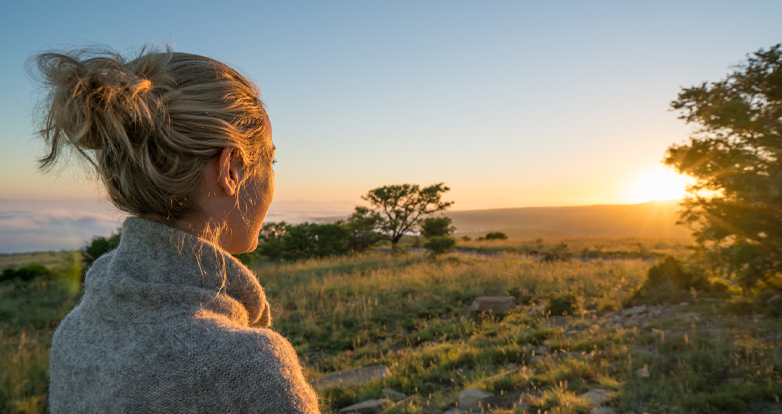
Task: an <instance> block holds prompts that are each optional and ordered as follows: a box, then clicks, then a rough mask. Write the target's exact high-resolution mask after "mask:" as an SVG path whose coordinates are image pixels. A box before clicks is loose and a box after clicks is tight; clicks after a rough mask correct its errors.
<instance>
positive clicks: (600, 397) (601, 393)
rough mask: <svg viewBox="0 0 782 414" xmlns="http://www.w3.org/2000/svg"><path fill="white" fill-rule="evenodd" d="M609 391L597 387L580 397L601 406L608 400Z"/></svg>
mask: <svg viewBox="0 0 782 414" xmlns="http://www.w3.org/2000/svg"><path fill="white" fill-rule="evenodd" d="M607 394H608V391H606V390H604V389H602V388H595V389H592V390H589V391H587V392H586V393H585V394H581V395H580V396H579V398H585V399H587V400H589V402H591V403H592V405H594V406H595V407H597V406H600V405H601V404H603V403H604V402H606V401H608V400H609V398H608V395H607Z"/></svg>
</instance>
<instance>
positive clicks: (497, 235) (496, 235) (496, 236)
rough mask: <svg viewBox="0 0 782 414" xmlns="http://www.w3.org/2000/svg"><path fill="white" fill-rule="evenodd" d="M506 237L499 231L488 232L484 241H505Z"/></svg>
mask: <svg viewBox="0 0 782 414" xmlns="http://www.w3.org/2000/svg"><path fill="white" fill-rule="evenodd" d="M507 238H508V235H506V234H505V233H503V232H501V231H490V232H488V233H486V240H506V239H507Z"/></svg>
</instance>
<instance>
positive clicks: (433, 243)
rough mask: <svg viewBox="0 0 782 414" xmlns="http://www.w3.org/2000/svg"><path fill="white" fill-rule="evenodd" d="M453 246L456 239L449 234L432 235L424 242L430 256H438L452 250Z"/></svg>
mask: <svg viewBox="0 0 782 414" xmlns="http://www.w3.org/2000/svg"><path fill="white" fill-rule="evenodd" d="M455 246H456V239H454V238H453V237H451V236H433V237H430V238H429V240H427V241H426V243H424V248H425V249H426V251H427V252H428V253H429V254H431V255H432V256H439V255H441V254H445V253H448V252H450V251H453V248H454V247H455Z"/></svg>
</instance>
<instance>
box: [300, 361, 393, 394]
mask: <svg viewBox="0 0 782 414" xmlns="http://www.w3.org/2000/svg"><path fill="white" fill-rule="evenodd" d="M390 373H391V371H390V370H389V369H388V367H387V366H385V365H375V366H371V367H364V368H356V369H346V370H344V371H339V372H334V373H331V374H328V375H325V376H323V377H320V378H317V379H315V380H314V381H312V386H313V387H315V388H316V389H319V390H324V389H326V388H331V387H340V388H347V387H352V386H355V385H363V384H366V383H369V382H372V381H375V380H378V379H381V378H383V377H385V376H386V375H389V374H390Z"/></svg>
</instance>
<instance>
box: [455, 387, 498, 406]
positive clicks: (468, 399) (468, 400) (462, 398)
mask: <svg viewBox="0 0 782 414" xmlns="http://www.w3.org/2000/svg"><path fill="white" fill-rule="evenodd" d="M493 401H494V394H491V393H488V392H486V391H483V390H479V389H477V388H467V389H466V390H464V391H462V392H461V394H459V408H461V409H463V410H472V411H477V412H480V411H481V409H483V410H486V409H487V408H488V406H489V404H490V403H491V402H493Z"/></svg>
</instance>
